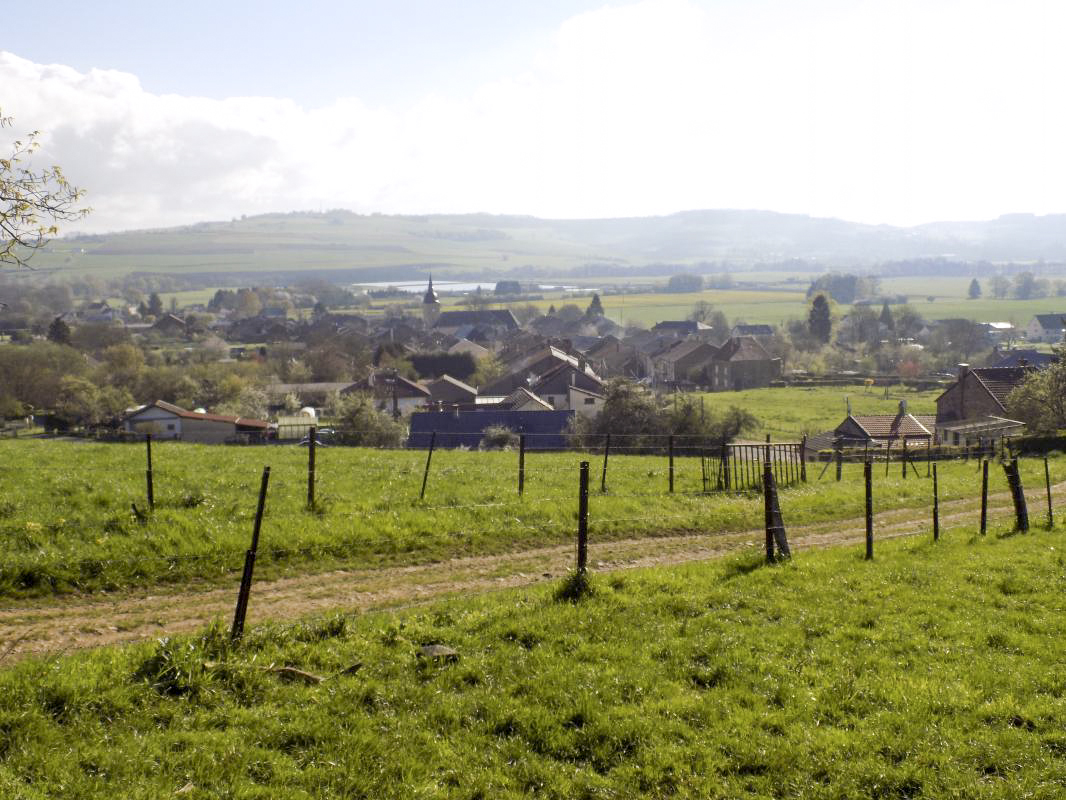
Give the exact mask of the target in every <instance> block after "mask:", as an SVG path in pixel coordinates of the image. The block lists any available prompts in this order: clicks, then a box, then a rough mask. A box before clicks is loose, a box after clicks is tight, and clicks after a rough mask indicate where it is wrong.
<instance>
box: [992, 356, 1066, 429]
mask: <svg viewBox="0 0 1066 800" xmlns="http://www.w3.org/2000/svg"><path fill="white" fill-rule="evenodd" d="M1055 353H1056V355H1057V356H1058V360H1057V361H1055V363H1054V364H1052V365H1051V366H1050V367H1047V368H1046V369H1042V370H1034V371H1033V372H1031V373H1030V374H1029V375H1028V377H1026V379H1025V380H1024V381H1023V382H1022V384H1021V385H1020V386H1019V387H1018V388H1016V389H1015V390H1014V391H1012V392H1011V393H1010V394H1009V395H1007V403H1006V405H1007V414H1008V415H1009V416H1010V417H1011V418H1012V419H1016V420H1020V421H1021V422H1024V423H1025V424H1026V426H1027V427H1028V428H1029V430H1030V431H1032V432H1034V433H1054V432H1055V431H1057V430H1059V429H1061V428H1066V347H1057V348H1056V350H1055Z"/></svg>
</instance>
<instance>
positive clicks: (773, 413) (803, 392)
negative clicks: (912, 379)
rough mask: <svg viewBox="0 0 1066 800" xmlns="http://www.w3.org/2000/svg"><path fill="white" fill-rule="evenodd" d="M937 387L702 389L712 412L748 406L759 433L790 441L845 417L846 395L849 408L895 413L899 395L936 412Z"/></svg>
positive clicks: (911, 405)
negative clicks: (705, 392)
mask: <svg viewBox="0 0 1066 800" xmlns="http://www.w3.org/2000/svg"><path fill="white" fill-rule="evenodd" d="M941 391H942V390H941V389H924V390H915V389H908V388H907V387H905V386H889V387H884V386H810V387H800V386H791V387H788V388H787V389H744V390H742V391H737V392H712V393H710V394H704V395H703V401H704V403H705V405H706V408H707V409H708V410H714V411H716V412H720V411H724V410H725V409H726V408H728V407H729V406H739V407H741V408H744V409H747V410H748V411H751V412H752V413H753V414H755V415H756V416H757V417H758V418H759V422H760V426H759V433H763V434H766V433H768V434H770V435H771V436H772V437H773V439H774V440H775V441H792V442H794V441H798V440H799V438H800V437H801V436H802V435H803V434H815V433H822V432H823V431H828V430H832V429H833V428H835V427H836V426H837V425H839V424H840V423H841V422H843V421H844V418H845V417H846V416H847V409H848V405H847V404H848V400H850V401H851V411H852V413H853V414H895V413H896V412H897V411H899V404H900V401H902V400H905V401H906V402H907V411H908V412H909V413H911V414H935V413H936V398H937V397H938V396H939V395H940V393H941ZM753 435H754V434H753ZM757 438H758V437H757Z"/></svg>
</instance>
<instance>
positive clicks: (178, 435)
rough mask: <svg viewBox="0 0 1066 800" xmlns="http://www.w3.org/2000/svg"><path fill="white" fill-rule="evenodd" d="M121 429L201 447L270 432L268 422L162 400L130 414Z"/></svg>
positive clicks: (259, 435)
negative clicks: (214, 412) (197, 409)
mask: <svg viewBox="0 0 1066 800" xmlns="http://www.w3.org/2000/svg"><path fill="white" fill-rule="evenodd" d="M122 427H123V430H125V431H126V432H127V433H138V434H142V435H143V434H151V435H152V437H153V438H156V439H180V440H181V441H183V442H199V443H201V444H220V443H222V442H232V441H239V440H241V439H262V438H263V437H264V436H265V435H266V431H267V423H266V421H265V420H259V419H246V418H244V417H230V416H224V415H221V414H208V413H206V412H202V411H186V410H185V409H184V408H179V407H178V406H176V405H173V404H171V403H165V402H163V401H162V400H156V401H155V402H154V403H151V404H150V405H146V406H141V407H140V408H138V409H137V410H136V411H133V412H131V413H130V414H127V415H126V417H125V419H124V420H123V421H122Z"/></svg>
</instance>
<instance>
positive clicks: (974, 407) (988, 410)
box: [936, 364, 1033, 424]
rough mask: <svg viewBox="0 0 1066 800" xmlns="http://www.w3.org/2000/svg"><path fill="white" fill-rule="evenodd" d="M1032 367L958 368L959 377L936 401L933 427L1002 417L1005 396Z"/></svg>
mask: <svg viewBox="0 0 1066 800" xmlns="http://www.w3.org/2000/svg"><path fill="white" fill-rule="evenodd" d="M1032 370H1033V368H1032V367H1028V366H1026V367H975V368H973V369H971V368H970V365H969V364H960V365H959V377H958V378H957V379H956V381H955V383H953V384H951V386H949V387H948V388H947V389H945V390H944V392H943V393H942V394H941V395H940V397H938V398H937V399H936V421H937V424H942V423H946V422H957V421H960V420H967V419H974V418H976V417H986V416H994V417H1005V416H1006V415H1007V405H1006V403H1007V395H1008V394H1010V393H1011V391H1012V390H1013V389H1015V388H1016V387H1018V386H1020V385H1021V382H1022V381H1023V380H1025V377H1026V376H1027V375H1028V374H1029V373H1030V372H1031V371H1032Z"/></svg>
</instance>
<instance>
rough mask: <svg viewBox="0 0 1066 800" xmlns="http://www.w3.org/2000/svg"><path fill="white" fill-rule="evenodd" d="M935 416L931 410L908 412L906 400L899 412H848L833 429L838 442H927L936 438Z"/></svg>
mask: <svg viewBox="0 0 1066 800" xmlns="http://www.w3.org/2000/svg"><path fill="white" fill-rule="evenodd" d="M935 428H936V417H934V416H933V415H932V414H917V415H915V414H909V413H907V402H906V401H902V402H901V403H900V404H899V411H898V412H897V413H896V414H848V416H847V418H846V419H845V420H844V421H843V422H841V423H840V424H839V425H837V426H836V428H834V429H833V441H834V445H835V446H838V447H839V446H842V447H865V446H870V447H886V446H888V445H890V444H891V445H898V446H900V447H902V446H903V444H904V442H905V443H906V444H907V445H908V446H911V447H913V446H927V445H930V444H932V442H933V440H934V438H935Z"/></svg>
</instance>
